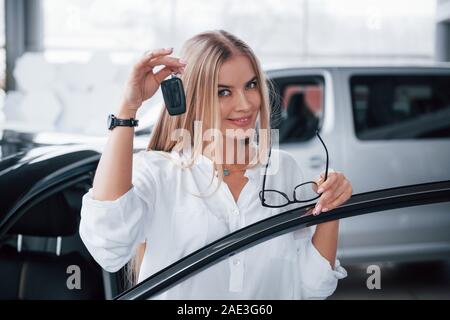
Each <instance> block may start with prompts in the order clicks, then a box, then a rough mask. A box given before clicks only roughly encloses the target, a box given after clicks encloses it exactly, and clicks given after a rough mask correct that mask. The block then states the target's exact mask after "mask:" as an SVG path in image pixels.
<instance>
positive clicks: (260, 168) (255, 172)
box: [171, 143, 265, 181]
mask: <svg viewBox="0 0 450 320" xmlns="http://www.w3.org/2000/svg"><path fill="white" fill-rule="evenodd" d="M252 146H253V147H254V148H257V144H256V143H252ZM171 153H172V154H176V156H177V157H179V159H180V160H181V161H182V162H183V163H184V164H187V163H188V161H189V160H190V158H191V156H192V149H190V148H186V150H182V151H175V150H173V151H171ZM194 166H196V167H199V168H201V169H204V170H207V172H208V174H209V173H210V172H211V171H212V166H213V162H212V160H211V159H209V158H208V157H207V156H205V155H203V154H200V155H199V156H198V158H197V159H196V160H195V162H194ZM264 168H265V166H264V165H262V164H261V163H257V164H256V165H255V166H253V167H252V168H248V169H247V170H246V171H245V173H244V176H245V177H247V178H248V179H249V180H258V181H259V178H258V177H261V176H262V175H263V174H264Z"/></svg>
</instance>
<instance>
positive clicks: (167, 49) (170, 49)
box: [164, 48, 173, 51]
mask: <svg viewBox="0 0 450 320" xmlns="http://www.w3.org/2000/svg"><path fill="white" fill-rule="evenodd" d="M164 50H166V51H172V50H173V48H166V49H164Z"/></svg>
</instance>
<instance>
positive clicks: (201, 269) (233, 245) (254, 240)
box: [117, 181, 450, 299]
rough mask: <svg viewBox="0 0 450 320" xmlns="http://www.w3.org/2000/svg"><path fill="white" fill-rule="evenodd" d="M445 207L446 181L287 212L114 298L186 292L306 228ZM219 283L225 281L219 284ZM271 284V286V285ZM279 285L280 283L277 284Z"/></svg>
mask: <svg viewBox="0 0 450 320" xmlns="http://www.w3.org/2000/svg"><path fill="white" fill-rule="evenodd" d="M449 203H450V181H444V182H435V183H426V184H419V185H412V186H404V187H398V188H391V189H385V190H379V191H372V192H367V193H361V194H357V195H354V196H352V198H351V199H349V201H347V203H345V204H344V205H342V206H340V207H339V208H336V209H334V210H332V211H330V212H328V213H326V214H321V215H319V216H313V215H311V214H310V213H311V210H310V206H308V205H306V206H304V207H302V208H298V209H294V210H289V211H286V212H283V213H281V214H279V215H276V216H273V217H270V218H268V219H265V220H262V221H259V222H256V223H255V224H252V225H249V226H247V227H245V228H243V229H240V230H238V231H236V232H234V233H231V234H229V235H227V236H225V237H223V238H222V239H219V240H217V241H215V242H213V243H211V244H208V245H207V246H205V247H204V248H202V249H199V250H197V251H195V252H193V253H192V254H190V255H188V256H186V257H184V258H183V259H181V260H179V261H177V262H175V263H174V264H172V265H170V266H168V267H167V268H165V269H163V270H161V271H160V272H157V273H156V274H154V275H153V276H151V277H149V278H148V279H146V280H144V281H142V282H141V283H139V284H138V285H137V286H135V287H134V288H132V289H130V290H128V291H126V292H125V293H123V294H121V295H120V296H118V297H117V299H152V298H161V297H164V295H165V293H166V292H170V291H172V290H176V288H180V286H181V287H182V286H185V287H190V286H192V285H193V284H194V285H195V282H196V279H200V278H204V277H207V276H208V273H209V272H210V271H212V270H213V269H214V268H218V267H220V266H221V265H225V266H231V267H232V266H233V264H235V259H234V256H235V255H236V254H237V253H241V252H245V253H249V252H251V251H252V250H254V249H255V248H258V247H260V246H264V244H267V243H268V242H271V241H275V242H276V245H281V246H282V245H283V243H284V240H287V239H291V235H296V236H297V237H299V238H302V237H303V236H304V233H303V231H302V230H307V228H310V227H313V226H315V225H317V224H320V223H324V222H327V221H332V220H337V219H347V218H349V217H355V216H362V215H366V214H369V213H371V214H372V215H377V214H379V213H382V212H385V211H386V210H391V212H395V210H392V209H402V208H406V207H414V206H426V205H430V204H443V205H445V206H446V207H447V208H449ZM366 241H367V239H366ZM449 244H450V239H449V238H448V237H447V248H446V249H447V250H443V251H442V252H441V255H440V256H439V257H438V258H440V259H449V257H450V246H449ZM275 247H276V246H275ZM280 248H282V247H280ZM278 257H279V256H277V254H276V252H272V251H266V252H265V254H264V258H267V259H273V258H275V259H277V258H278ZM271 262H273V261H271ZM278 263H279V265H280V266H281V267H280V268H283V266H284V267H286V269H284V270H285V271H286V272H289V271H290V270H291V269H289V268H291V267H292V265H293V264H292V261H290V260H289V259H279V261H278ZM236 265H238V263H236ZM262 265H264V263H263V264H262ZM272 265H273V263H272ZM268 273H270V270H268ZM249 275H250V276H251V273H247V274H246V276H249ZM283 275H284V273H283V272H281V273H276V276H275V278H276V279H281V278H280V277H283ZM230 278H231V277H227V276H226V274H225V273H224V276H223V277H221V279H217V278H216V279H215V283H216V286H220V285H225V286H226V287H227V286H228V281H230ZM276 279H275V280H276ZM272 280H273V279H272ZM221 281H222V282H223V281H225V282H224V283H221ZM272 283H275V282H273V281H272ZM280 283H283V282H282V281H280ZM284 283H286V282H284ZM291 286H295V284H292V285H291V284H289V287H288V288H284V290H281V291H279V292H283V294H284V295H285V296H283V297H281V298H292V294H291V291H292V290H293V287H291ZM227 288H228V287H227ZM282 289H283V288H282ZM271 290H274V289H271V288H266V290H265V291H264V294H265V295H266V296H267V297H268V298H272V299H274V298H277V297H276V296H275V297H274V296H273V295H271V292H272V291H271ZM275 290H276V289H275ZM181 291H182V290H181ZM178 298H180V299H183V298H185V297H183V296H178ZM214 298H220V297H216V296H214V295H210V296H209V299H214ZM278 298H280V297H278Z"/></svg>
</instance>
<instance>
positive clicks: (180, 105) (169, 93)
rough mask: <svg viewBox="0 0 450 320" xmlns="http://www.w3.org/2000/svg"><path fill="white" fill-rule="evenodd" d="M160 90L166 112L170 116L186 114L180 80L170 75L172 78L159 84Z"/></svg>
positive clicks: (184, 97) (184, 98)
mask: <svg viewBox="0 0 450 320" xmlns="http://www.w3.org/2000/svg"><path fill="white" fill-rule="evenodd" d="M161 90H162V94H163V97H164V103H165V104H166V108H167V111H168V112H169V114H170V115H171V116H176V115H179V114H183V113H185V112H186V96H185V94H184V88H183V82H182V81H181V79H180V78H178V77H176V76H175V75H173V74H172V78H170V79H167V80H164V81H163V82H161Z"/></svg>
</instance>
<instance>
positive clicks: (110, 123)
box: [106, 114, 114, 130]
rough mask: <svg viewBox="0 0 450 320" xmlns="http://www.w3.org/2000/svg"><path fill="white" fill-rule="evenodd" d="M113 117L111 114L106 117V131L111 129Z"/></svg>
mask: <svg viewBox="0 0 450 320" xmlns="http://www.w3.org/2000/svg"><path fill="white" fill-rule="evenodd" d="M113 122H114V121H113V115H112V114H110V115H108V119H107V122H106V125H107V127H108V129H110V130H111V129H112V128H113Z"/></svg>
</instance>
